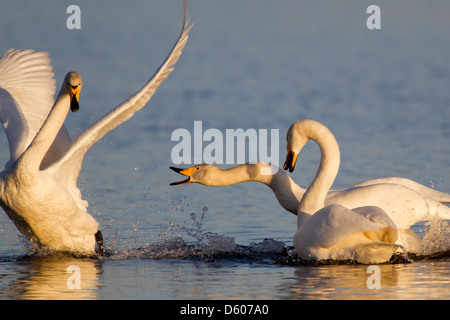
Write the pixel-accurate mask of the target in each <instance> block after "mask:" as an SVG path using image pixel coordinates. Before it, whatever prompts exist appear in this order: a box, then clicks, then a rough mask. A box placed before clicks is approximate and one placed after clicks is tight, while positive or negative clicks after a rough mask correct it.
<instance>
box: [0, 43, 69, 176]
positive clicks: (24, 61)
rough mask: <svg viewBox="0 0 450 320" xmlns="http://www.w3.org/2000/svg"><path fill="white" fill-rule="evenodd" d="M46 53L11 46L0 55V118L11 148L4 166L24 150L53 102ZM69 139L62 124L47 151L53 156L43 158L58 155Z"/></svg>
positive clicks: (51, 75) (50, 75) (51, 78)
mask: <svg viewBox="0 0 450 320" xmlns="http://www.w3.org/2000/svg"><path fill="white" fill-rule="evenodd" d="M48 56H49V53H47V52H37V51H34V50H31V49H28V50H15V49H10V50H8V51H7V52H6V53H5V54H4V55H3V57H2V58H1V59H0V121H1V123H2V125H3V128H4V129H5V131H6V135H7V137H8V143H9V149H10V160H9V161H8V163H7V164H6V166H5V168H8V167H9V166H10V165H11V164H12V163H14V161H16V160H17V159H18V158H19V157H20V156H21V155H22V153H23V152H24V151H25V150H26V148H27V147H28V145H29V144H30V143H31V141H32V140H33V138H34V137H35V135H36V133H37V132H38V131H39V129H40V128H41V126H42V124H43V123H44V121H45V119H46V118H47V115H48V113H49V112H50V110H51V108H52V106H53V96H54V94H55V80H54V78H53V76H54V74H53V71H52V66H51V65H50V58H49V57H48ZM70 142H71V140H70V138H69V135H68V134H67V131H66V129H65V128H64V127H63V128H62V129H61V132H60V134H59V136H58V138H57V142H55V146H54V147H52V148H51V149H50V151H49V155H50V154H51V155H52V156H49V159H46V160H45V161H46V162H47V163H48V162H49V161H54V160H55V159H56V158H57V157H59V156H61V155H62V152H63V150H64V149H65V147H66V146H67V145H68V144H69V143H70ZM50 158H51V159H50Z"/></svg>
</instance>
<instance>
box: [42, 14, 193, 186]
mask: <svg viewBox="0 0 450 320" xmlns="http://www.w3.org/2000/svg"><path fill="white" fill-rule="evenodd" d="M186 16H187V10H186V5H185V7H184V19H183V28H182V31H181V33H180V35H179V37H178V39H177V41H176V43H175V45H174V46H173V48H172V50H171V51H170V53H169V55H168V56H167V57H166V59H165V60H164V62H163V63H162V64H161V66H160V67H159V68H158V70H157V71H156V72H155V74H154V75H153V76H152V77H151V78H150V80H149V81H148V82H147V83H146V84H145V86H144V87H143V88H142V89H141V90H139V91H138V92H137V93H135V94H134V95H133V96H132V97H130V98H129V99H128V100H126V101H124V102H123V103H121V104H120V105H118V106H117V107H115V108H114V109H112V110H111V111H110V112H108V113H107V114H105V115H104V116H103V117H102V118H100V119H99V120H98V121H97V122H95V123H94V124H92V125H91V126H90V127H88V128H87V129H85V130H84V131H82V132H81V133H80V134H79V135H78V136H77V137H75V139H74V140H73V142H72V144H71V145H70V147H69V149H68V150H67V152H66V154H65V155H64V156H63V157H62V158H61V159H60V160H59V161H58V162H56V163H54V164H53V165H52V166H51V167H49V168H48V169H49V172H51V174H53V176H55V177H58V179H60V180H62V181H65V182H67V183H69V184H71V185H72V186H76V180H77V178H78V174H79V172H80V170H81V165H82V161H83V158H84V156H85V154H86V152H87V151H88V150H89V148H90V147H91V146H92V145H94V144H95V143H96V142H97V141H98V140H100V139H101V138H102V137H103V136H104V135H105V134H106V133H107V132H109V131H111V130H113V129H114V128H116V127H117V126H118V125H120V124H121V123H123V122H125V121H127V120H128V119H130V118H131V117H132V116H133V115H134V113H135V112H137V111H139V110H140V109H142V108H143V107H144V106H145V105H146V103H147V102H148V101H149V100H150V98H151V97H152V95H153V94H154V93H155V91H156V89H157V88H158V87H159V85H160V84H161V83H162V82H163V81H164V80H165V79H166V78H167V77H168V76H169V74H170V73H171V72H172V71H173V70H174V69H173V65H175V63H176V62H177V61H178V59H179V57H180V55H181V53H182V50H183V48H184V46H185V45H186V42H187V40H188V33H189V31H190V29H191V28H192V26H193V25H190V26H188V25H189V19H187V20H186Z"/></svg>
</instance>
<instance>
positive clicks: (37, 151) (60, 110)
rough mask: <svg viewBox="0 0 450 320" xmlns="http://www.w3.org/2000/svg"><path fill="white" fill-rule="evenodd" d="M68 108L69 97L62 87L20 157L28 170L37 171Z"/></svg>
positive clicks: (62, 122)
mask: <svg viewBox="0 0 450 320" xmlns="http://www.w3.org/2000/svg"><path fill="white" fill-rule="evenodd" d="M69 108H70V96H69V94H68V93H67V91H66V90H65V88H64V84H63V86H61V90H60V91H59V94H58V96H57V98H56V101H55V103H54V105H53V107H52V109H51V111H50V113H49V114H48V116H47V119H46V120H45V122H44V124H43V125H42V127H41V129H40V130H39V131H38V133H37V134H36V136H35V137H34V139H33V141H32V142H31V144H30V146H29V147H28V149H27V150H26V151H25V152H24V154H23V155H22V157H21V162H26V163H27V165H28V166H29V167H30V168H33V169H36V170H39V167H40V164H41V162H42V160H43V159H44V156H45V155H46V154H47V151H48V150H49V149H50V147H51V145H52V144H53V142H54V140H55V138H56V136H57V135H58V132H59V130H60V129H61V127H62V126H63V124H64V120H65V119H66V117H67V113H68V112H69Z"/></svg>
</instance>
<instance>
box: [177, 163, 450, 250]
mask: <svg viewBox="0 0 450 320" xmlns="http://www.w3.org/2000/svg"><path fill="white" fill-rule="evenodd" d="M170 169H172V170H173V171H175V172H177V173H179V174H182V175H184V176H187V179H186V180H182V181H177V182H173V183H171V185H181V184H188V183H199V184H202V185H205V186H212V187H223V186H229V185H234V184H238V183H242V182H247V181H256V182H260V183H263V184H265V185H267V186H268V187H269V188H270V189H271V190H272V191H273V193H274V194H275V196H276V198H277V200H278V202H279V203H280V205H281V206H282V207H283V208H284V209H285V210H287V211H289V212H291V213H293V214H295V215H297V211H298V207H299V205H300V200H301V199H302V197H303V195H304V193H305V191H306V190H305V189H303V188H302V187H300V186H299V185H297V184H296V183H295V182H294V181H293V180H292V179H291V178H290V177H289V175H287V174H286V172H285V171H283V170H279V168H277V167H274V166H273V165H270V164H267V163H263V162H257V163H254V164H241V165H238V166H235V167H232V168H229V169H221V168H219V167H217V166H215V165H213V164H200V165H197V166H193V167H190V168H187V169H180V168H175V167H170ZM449 202H450V195H448V194H445V193H443V192H440V191H437V190H434V189H431V188H428V187H426V186H423V185H421V184H419V183H417V182H415V181H412V180H409V179H405V178H398V177H387V178H379V179H372V180H367V181H363V182H360V183H357V184H355V185H353V186H351V187H349V188H344V189H337V190H330V191H329V192H328V193H327V195H326V198H325V205H330V204H340V205H343V206H344V207H347V208H355V207H361V206H376V207H380V208H381V209H383V210H384V211H385V212H386V213H387V214H388V216H389V217H390V218H391V219H392V220H393V221H394V223H395V224H396V226H397V228H398V233H399V239H398V240H397V243H399V244H401V245H402V246H403V247H405V249H406V250H407V251H408V252H415V253H417V252H418V251H419V250H420V242H421V241H420V238H419V237H418V236H417V234H416V233H414V231H412V230H411V229H410V227H411V226H412V225H414V224H415V223H417V222H419V221H424V220H429V219H430V217H432V216H438V217H440V218H443V219H450V208H449V207H447V206H445V205H443V204H444V203H449Z"/></svg>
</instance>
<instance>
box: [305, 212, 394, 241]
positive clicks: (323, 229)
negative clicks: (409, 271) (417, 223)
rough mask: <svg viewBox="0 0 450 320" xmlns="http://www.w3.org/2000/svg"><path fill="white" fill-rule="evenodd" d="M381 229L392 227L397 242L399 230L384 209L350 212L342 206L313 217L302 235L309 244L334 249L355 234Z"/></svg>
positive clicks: (318, 213) (317, 213)
mask: <svg viewBox="0 0 450 320" xmlns="http://www.w3.org/2000/svg"><path fill="white" fill-rule="evenodd" d="M381 228H391V229H392V231H393V232H394V233H395V234H394V235H393V236H394V237H395V240H396V234H397V227H396V226H395V224H394V222H393V221H392V220H391V219H390V218H389V217H388V216H387V215H386V213H385V212H384V211H383V210H381V209H380V208H377V207H361V208H356V209H352V210H350V209H347V208H345V207H343V206H340V205H329V206H327V207H324V208H322V209H321V210H319V211H317V212H316V213H315V214H313V215H312V216H311V218H309V220H308V221H307V222H306V223H305V224H304V225H303V226H302V227H301V229H303V230H304V232H301V233H304V236H303V237H302V238H303V239H304V240H307V241H308V243H309V245H311V246H317V247H322V248H330V247H332V246H333V245H334V244H336V243H338V242H339V241H341V240H343V239H345V238H346V237H348V236H350V235H352V234H354V233H358V232H367V231H374V230H378V229H381ZM395 240H394V241H395Z"/></svg>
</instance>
